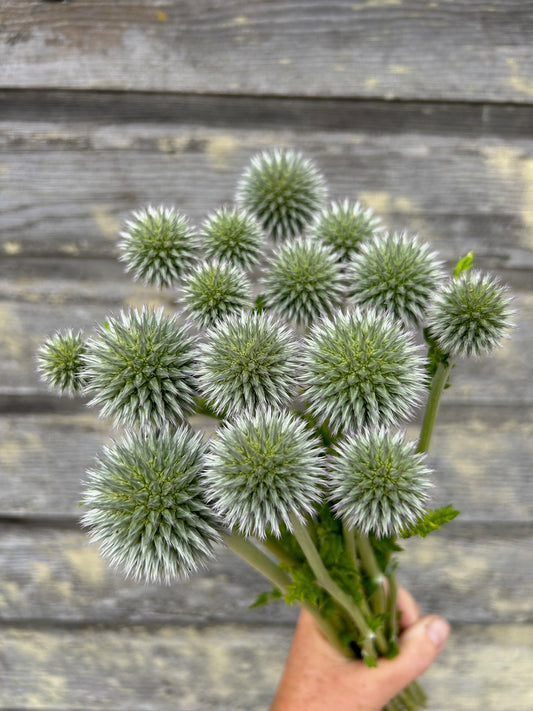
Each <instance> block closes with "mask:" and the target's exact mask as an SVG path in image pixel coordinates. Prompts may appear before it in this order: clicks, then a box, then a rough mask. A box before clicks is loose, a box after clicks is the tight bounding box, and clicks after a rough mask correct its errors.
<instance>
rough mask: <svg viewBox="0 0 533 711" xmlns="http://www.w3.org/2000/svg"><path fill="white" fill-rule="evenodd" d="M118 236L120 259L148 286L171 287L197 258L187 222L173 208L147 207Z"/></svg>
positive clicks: (185, 217) (196, 247) (193, 238)
mask: <svg viewBox="0 0 533 711" xmlns="http://www.w3.org/2000/svg"><path fill="white" fill-rule="evenodd" d="M120 236H121V237H122V240H121V241H120V242H119V244H118V248H119V250H120V256H119V259H120V260H121V261H122V262H125V263H126V271H127V272H132V274H133V278H134V279H136V280H137V281H141V282H143V283H144V284H146V285H147V286H156V287H158V288H162V287H169V286H173V285H174V284H176V283H177V282H178V280H179V279H180V278H181V277H182V275H183V274H186V273H187V272H188V270H189V269H190V267H191V266H192V265H193V264H194V262H195V261H196V260H197V258H198V237H197V235H196V233H195V231H194V229H193V228H192V227H191V223H190V221H189V218H188V217H187V216H186V215H184V214H182V213H181V212H179V211H178V210H176V209H175V208H173V207H163V206H159V207H152V206H151V205H150V206H148V207H146V208H143V209H141V210H138V211H136V212H134V213H133V215H132V219H130V220H128V221H127V222H126V225H125V227H124V230H123V231H122V232H121V233H120Z"/></svg>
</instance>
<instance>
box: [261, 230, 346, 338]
mask: <svg viewBox="0 0 533 711" xmlns="http://www.w3.org/2000/svg"><path fill="white" fill-rule="evenodd" d="M264 284H265V293H264V297H265V305H266V307H267V308H271V309H274V311H276V313H278V314H279V315H280V316H281V317H282V318H284V319H286V320H287V321H293V322H295V323H296V324H297V325H298V326H300V325H302V326H309V325H310V324H311V323H313V322H314V321H316V320H317V319H318V318H320V316H324V315H330V314H331V313H332V312H333V311H335V310H336V309H337V308H338V307H339V306H340V305H341V303H342V300H343V296H344V284H343V278H342V273H341V270H340V267H339V263H338V260H337V258H336V255H335V254H334V253H333V252H332V251H331V250H330V248H329V247H326V246H325V245H323V244H321V243H320V242H313V241H311V240H309V239H301V238H299V239H295V240H291V241H288V242H285V244H283V245H282V246H281V247H280V248H279V249H278V250H277V251H276V253H275V254H274V256H273V258H272V259H271V260H270V264H269V267H268V269H267V270H266V276H265V279H264Z"/></svg>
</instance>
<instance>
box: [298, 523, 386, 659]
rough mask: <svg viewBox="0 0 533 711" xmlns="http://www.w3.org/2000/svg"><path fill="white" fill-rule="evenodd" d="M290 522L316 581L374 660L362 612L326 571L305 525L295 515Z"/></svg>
mask: <svg viewBox="0 0 533 711" xmlns="http://www.w3.org/2000/svg"><path fill="white" fill-rule="evenodd" d="M292 524H293V526H294V531H293V532H294V536H295V538H296V540H297V541H298V543H299V544H300V548H301V549H302V551H303V553H304V555H305V557H306V558H307V562H308V563H309V565H310V566H311V570H312V571H313V573H314V574H315V576H316V580H317V583H318V584H319V585H320V587H321V588H323V589H324V590H325V591H326V592H327V593H329V594H330V595H331V597H332V598H333V599H334V600H335V602H336V603H337V604H338V605H340V607H342V608H343V609H344V610H345V612H346V613H347V614H348V615H349V617H350V619H351V620H352V622H353V623H354V625H355V627H356V629H357V632H358V633H359V635H360V637H361V638H362V641H361V643H360V647H361V649H362V652H363V656H364V657H367V658H368V659H369V660H375V657H376V652H375V649H374V638H375V634H374V632H372V630H371V629H370V627H369V626H368V624H367V622H366V620H365V618H364V615H363V613H362V612H361V610H360V609H359V608H358V607H357V605H356V604H355V603H354V601H353V600H352V598H351V597H350V596H349V595H348V594H347V593H345V592H344V590H342V589H341V588H340V587H339V586H338V585H337V583H336V582H335V581H334V580H333V578H332V577H331V576H330V574H329V573H328V571H327V569H326V566H325V565H324V563H323V562H322V559H321V557H320V554H319V552H318V551H317V549H316V547H315V544H314V543H313V540H312V538H311V536H310V535H309V531H308V530H307V528H306V527H305V525H304V524H302V523H300V521H298V520H297V519H296V518H295V517H294V518H293V521H292Z"/></svg>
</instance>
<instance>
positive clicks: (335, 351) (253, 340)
mask: <svg viewBox="0 0 533 711" xmlns="http://www.w3.org/2000/svg"><path fill="white" fill-rule="evenodd" d="M325 198H326V187H325V181H324V178H323V177H322V175H321V173H320V172H319V171H318V170H317V168H316V166H315V165H314V164H313V163H312V162H311V161H310V160H308V159H306V158H304V157H303V156H302V155H300V154H299V153H296V152H293V151H281V150H275V151H269V152H265V153H262V154H260V155H257V156H256V157H254V158H253V160H252V161H251V164H250V165H249V167H248V168H247V169H246V170H245V172H244V174H243V175H242V178H241V180H240V182H239V185H238V188H237V192H236V204H235V205H231V206H224V207H221V208H219V209H217V210H216V211H214V212H212V213H211V214H209V215H208V216H207V217H206V219H205V221H204V223H203V224H202V225H201V228H200V229H199V230H195V229H194V228H193V227H192V226H191V223H190V221H189V219H188V218H187V217H186V216H185V215H184V214H182V213H181V212H180V211H178V210H177V209H175V208H173V207H147V208H145V209H141V210H139V211H137V212H134V213H133V215H132V216H131V218H130V220H129V221H128V222H127V223H126V224H125V226H124V230H123V232H122V233H121V241H120V242H119V250H120V259H121V260H122V261H124V263H125V265H126V270H127V271H128V272H131V273H132V275H133V277H134V278H135V279H136V280H140V281H141V282H143V283H144V284H146V285H152V286H156V287H159V288H165V289H174V288H177V289H179V301H178V304H179V310H177V311H176V313H174V314H167V313H165V312H164V311H163V309H153V308H148V307H143V308H142V309H141V310H140V311H139V310H136V309H133V308H132V309H129V310H127V311H123V312H122V313H120V314H118V315H114V316H109V318H108V319H107V320H106V321H105V323H103V324H102V325H100V326H98V327H97V328H96V330H95V332H94V333H93V334H92V335H89V336H84V335H83V334H82V333H81V332H75V331H74V330H64V331H60V332H58V333H56V334H55V335H53V336H52V337H51V338H49V339H48V341H47V342H46V343H45V344H44V345H43V346H42V347H41V348H40V350H39V355H38V365H39V370H40V374H41V377H42V378H43V380H44V381H45V382H47V383H48V384H49V385H51V386H53V387H55V388H58V389H60V390H61V391H63V392H66V393H68V394H72V393H74V392H80V393H82V394H85V395H88V396H90V397H91V400H90V403H89V404H90V405H95V406H98V407H99V408H100V412H101V414H102V415H104V416H111V417H112V418H113V419H114V422H115V424H116V425H120V426H122V427H123V429H124V431H123V433H122V434H121V438H120V440H119V441H116V442H115V443H114V444H113V446H110V447H107V448H105V449H104V450H103V453H102V454H101V455H100V456H99V458H98V459H97V461H96V464H95V465H94V466H93V468H92V469H91V470H90V471H89V473H88V481H87V483H86V489H85V492H84V495H83V506H84V507H85V512H84V514H83V517H82V521H83V523H84V524H85V525H86V526H87V527H88V528H89V529H90V534H91V536H92V538H93V539H94V540H95V541H96V542H97V543H98V544H99V545H100V548H101V551H102V554H103V555H104V556H105V557H106V558H108V559H109V561H110V562H111V563H112V564H114V565H116V566H118V567H119V568H121V569H122V570H123V571H124V572H125V573H126V574H127V575H129V576H132V577H133V578H135V579H142V580H149V581H161V582H165V583H169V582H171V581H173V580H175V579H182V578H186V577H187V576H189V575H190V574H191V573H193V572H194V571H195V570H196V569H198V567H199V566H201V565H203V564H205V563H206V561H208V560H209V558H210V557H211V556H213V555H215V554H216V551H217V546H218V544H220V543H225V544H226V545H227V546H228V547H229V548H230V549H231V550H232V551H234V552H235V553H236V554H237V555H239V556H241V557H242V558H244V560H246V561H247V562H248V563H249V564H251V565H252V566H253V567H254V568H255V569H256V570H258V571H259V572H260V573H262V574H263V575H264V576H265V577H266V578H267V579H268V580H269V581H270V582H271V583H272V585H273V590H272V591H271V592H267V593H264V594H263V595H261V596H260V598H259V600H258V601H257V604H261V603H264V602H268V601H270V600H271V599H275V598H284V599H285V600H286V601H287V602H288V603H295V602H297V603H299V604H300V605H301V606H303V607H304V608H305V609H307V610H308V611H310V612H311V613H312V614H313V615H314V617H315V619H316V621H317V623H318V624H319V626H320V629H321V630H322V632H323V633H324V635H325V636H326V637H327V638H328V639H329V640H330V642H331V644H333V645H334V646H335V647H337V648H338V649H340V650H341V651H342V653H343V654H345V655H346V656H347V657H353V658H360V659H363V660H364V661H365V662H366V664H368V665H370V666H373V665H376V663H377V659H378V657H379V656H389V657H391V656H394V655H395V654H396V653H397V652H398V644H397V635H398V611H397V606H396V593H397V582H396V575H395V568H396V560H395V553H396V552H397V551H400V550H401V547H400V546H399V545H398V540H399V539H402V538H407V537H410V536H414V535H420V536H425V535H427V534H428V533H429V532H431V531H433V530H435V529H437V528H439V527H440V526H441V525H443V524H444V523H446V522H447V521H449V520H451V519H452V518H454V517H455V516H456V515H457V513H458V512H457V511H455V510H454V509H453V508H452V507H451V506H448V507H445V508H441V509H437V510H432V509H431V508H429V491H430V488H431V486H432V482H431V471H430V469H429V468H428V465H427V463H426V453H427V451H428V448H429V444H430V439H431V434H432V430H433V425H434V422H435V419H436V416H437V411H438V407H439V400H440V397H441V394H442V392H443V390H444V389H445V388H446V387H447V385H448V384H449V383H448V381H449V374H450V369H451V368H452V366H453V363H454V360H455V359H456V358H458V357H462V356H474V357H478V356H481V355H482V354H484V353H487V352H489V351H491V350H492V349H494V348H495V347H496V346H498V345H499V344H500V342H501V340H502V338H503V337H505V336H506V332H507V330H508V328H509V327H510V326H511V318H512V310H511V308H510V301H511V299H510V297H509V295H508V292H507V289H506V287H505V286H503V285H502V284H500V283H499V282H498V280H497V279H496V278H494V277H493V276H491V275H488V274H484V273H482V272H480V271H476V270H474V269H472V268H471V267H472V255H471V254H468V255H467V256H466V257H464V258H462V259H461V260H460V261H459V262H458V263H457V265H456V267H455V270H454V273H453V275H452V274H450V276H447V275H446V274H445V273H444V271H443V268H442V264H441V262H440V261H439V260H438V257H437V255H436V254H435V253H434V252H432V251H431V249H430V247H429V246H428V245H427V244H425V243H423V242H420V241H419V240H418V238H417V237H415V236H410V235H409V234H407V233H405V232H402V233H396V232H394V233H389V232H387V231H386V230H385V229H384V227H383V226H382V224H381V220H380V219H379V218H378V217H377V216H376V215H375V214H374V213H373V211H372V210H371V209H369V208H366V207H364V206H363V205H361V204H360V203H359V202H352V201H349V200H344V201H338V202H331V203H329V204H328V203H326V202H325ZM421 405H424V407H425V412H424V415H423V417H422V424H421V430H420V436H419V438H418V440H417V441H412V442H411V441H406V436H405V433H404V432H403V431H402V430H400V429H398V425H400V424H402V423H405V422H406V421H407V420H408V418H409V417H411V415H412V414H413V412H414V411H415V409H416V408H417V407H418V406H421ZM198 413H199V414H202V415H205V416H207V417H210V418H213V420H214V421H216V422H218V427H217V430H216V434H215V435H214V437H212V438H211V439H210V440H207V439H204V437H203V436H202V435H201V434H199V433H196V432H195V431H193V430H192V428H191V425H190V423H189V421H188V417H189V416H191V415H193V414H198ZM424 703H425V702H424V693H423V691H422V689H421V688H420V686H419V685H418V684H417V683H416V682H415V683H414V684H411V685H410V686H409V687H407V688H406V689H404V691H402V692H401V693H400V694H399V695H398V696H397V697H396V698H395V699H393V700H392V701H391V702H390V703H389V704H388V706H387V707H386V708H387V709H388V710H389V711H402V710H405V711H413V710H416V709H419V708H422V707H423V706H424Z"/></svg>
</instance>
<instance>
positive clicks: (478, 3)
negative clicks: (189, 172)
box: [0, 0, 533, 103]
mask: <svg viewBox="0 0 533 711" xmlns="http://www.w3.org/2000/svg"><path fill="white" fill-rule="evenodd" d="M2 15H3V17H2V24H3V32H2V35H1V37H0V42H1V43H0V66H2V68H3V71H2V75H1V84H2V86H3V87H52V88H54V87H55V88H76V89H87V88H89V89H95V88H98V89H121V90H146V91H154V90H156V91H177V92H198V93H210V94H213V93H216V94H254V95H262V94H267V95H299V96H338V97H354V96H362V97H384V98H387V99H391V98H396V97H400V98H403V99H412V98H416V99H462V100H466V101H479V100H481V101H487V100H489V101H496V102H502V101H508V102H517V103H520V102H531V98H532V96H533V86H532V84H531V75H532V70H533V60H532V57H531V52H530V51H529V50H530V47H529V44H530V43H529V41H528V38H530V36H531V30H532V23H533V20H532V17H533V15H532V13H531V3H530V2H529V0H527V1H526V2H524V0H507V1H506V2H504V1H503V0H475V1H474V2H473V1H472V0H459V1H457V0H456V1H453V0H435V2H431V3H427V2H422V0H356V1H355V2H348V3H335V4H334V5H332V4H328V3H326V2H324V0H305V1H304V0H299V1H298V2H290V3H288V2H283V1H281V0H277V1H276V2H255V3H246V2H243V0H234V1H233V2H231V3H219V2H215V0H199V1H197V2H195V3H184V2H179V1H178V0H158V2H157V3H156V2H154V0H140V1H139V2H136V3H135V4H134V5H132V3H131V2H128V0H115V1H114V2H113V3H107V4H105V5H102V3H100V2H98V0H77V1H76V2H74V3H57V2H40V1H38V0H29V1H28V2H25V3H20V2H19V1H18V0H7V2H4V3H3V8H2Z"/></svg>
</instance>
